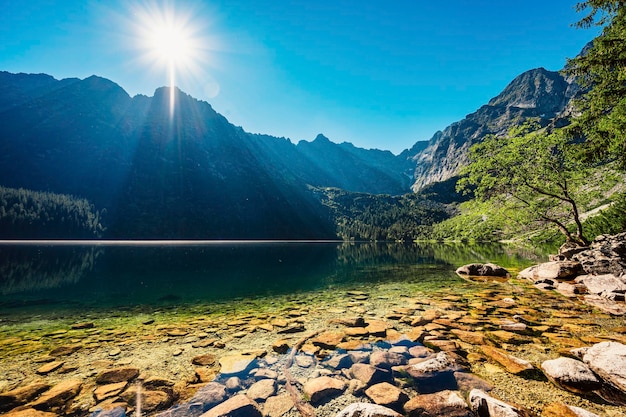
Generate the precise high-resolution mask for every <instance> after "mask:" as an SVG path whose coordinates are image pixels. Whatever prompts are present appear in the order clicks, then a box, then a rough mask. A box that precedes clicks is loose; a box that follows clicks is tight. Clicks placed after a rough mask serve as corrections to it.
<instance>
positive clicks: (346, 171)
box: [0, 72, 408, 238]
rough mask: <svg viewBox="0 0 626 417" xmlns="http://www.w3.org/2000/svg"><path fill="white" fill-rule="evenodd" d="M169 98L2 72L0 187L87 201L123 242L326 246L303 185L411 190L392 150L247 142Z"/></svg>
mask: <svg viewBox="0 0 626 417" xmlns="http://www.w3.org/2000/svg"><path fill="white" fill-rule="evenodd" d="M170 91H171V90H170V89H169V88H160V89H157V90H156V92H155V94H154V96H153V97H146V96H141V95H139V96H136V97H132V98H131V97H130V96H129V95H128V94H127V93H126V92H125V91H124V90H123V89H122V88H121V87H120V86H118V85H117V84H115V83H113V82H111V81H109V80H106V79H104V78H100V77H96V76H92V77H89V78H86V79H84V80H78V79H67V80H60V81H59V80H55V79H54V78H52V77H49V76H46V75H26V74H9V73H5V72H3V73H0V97H5V98H6V97H9V98H10V99H6V100H4V99H0V122H1V123H0V185H3V186H8V187H14V188H26V189H30V190H36V191H48V192H55V193H62V194H68V195H74V196H77V197H79V198H87V199H88V200H89V201H90V202H92V203H93V204H95V206H96V208H97V209H98V210H101V209H106V211H107V214H106V218H107V219H108V221H109V224H108V225H107V226H108V227H107V232H106V233H107V235H106V237H120V238H123V237H162V238H177V237H194V238H334V237H336V230H335V225H334V223H333V219H332V216H331V215H330V213H329V211H328V209H327V207H325V206H324V205H322V204H321V202H320V201H319V199H318V198H317V197H316V196H315V195H314V194H313V193H312V192H311V191H310V190H309V188H308V187H307V186H308V185H314V186H333V187H343V188H345V189H347V190H355V191H361V192H372V193H391V194H394V193H402V192H404V191H405V190H407V189H408V182H407V179H406V175H405V174H404V173H403V171H402V170H403V169H404V170H406V164H405V166H404V167H402V166H401V164H396V162H398V161H399V159H397V157H396V156H394V155H393V154H391V153H390V152H383V151H378V150H369V151H368V150H364V149H358V148H355V147H353V146H352V145H348V144H341V145H337V144H334V143H332V142H330V141H326V142H327V143H324V144H323V147H322V149H318V148H317V147H318V145H319V143H316V144H313V145H311V146H310V147H309V148H307V143H305V142H303V143H301V144H299V145H295V144H293V143H292V142H290V141H289V140H287V139H283V138H275V137H271V136H267V135H252V134H248V133H246V132H245V131H244V130H243V129H241V128H238V127H235V126H233V125H232V124H230V123H229V122H228V121H227V120H226V119H225V118H224V117H223V116H221V115H219V114H218V113H217V112H215V111H214V110H213V108H211V106H210V105H209V104H208V103H206V102H202V101H198V100H195V99H194V98H192V97H190V96H188V95H186V94H184V93H182V92H181V91H179V90H177V89H176V90H175V91H174V94H175V102H176V107H175V112H174V114H173V115H170ZM5 93H6V94H5ZM316 142H317V141H316ZM328 161H334V162H333V163H328ZM404 161H406V160H404Z"/></svg>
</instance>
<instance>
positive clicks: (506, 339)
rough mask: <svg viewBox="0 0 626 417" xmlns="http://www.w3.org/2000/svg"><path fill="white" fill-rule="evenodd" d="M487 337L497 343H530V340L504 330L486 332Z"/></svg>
mask: <svg viewBox="0 0 626 417" xmlns="http://www.w3.org/2000/svg"><path fill="white" fill-rule="evenodd" d="M487 335H488V336H489V337H490V338H491V339H495V340H496V341H498V342H501V343H509V344H513V345H521V344H524V343H530V342H532V339H531V338H529V337H525V336H522V335H520V334H517V333H513V332H509V331H506V330H494V331H493V332H488V333H487Z"/></svg>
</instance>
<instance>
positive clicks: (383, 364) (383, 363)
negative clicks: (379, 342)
mask: <svg viewBox="0 0 626 417" xmlns="http://www.w3.org/2000/svg"><path fill="white" fill-rule="evenodd" d="M406 363H407V359H406V357H405V356H404V355H402V354H400V353H393V352H389V351H384V350H377V351H375V352H372V354H371V355H370V365H372V366H374V367H377V368H383V369H391V368H392V367H394V366H400V365H406Z"/></svg>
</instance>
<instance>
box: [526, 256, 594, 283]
mask: <svg viewBox="0 0 626 417" xmlns="http://www.w3.org/2000/svg"><path fill="white" fill-rule="evenodd" d="M581 273H583V267H582V265H581V264H580V262H576V261H552V262H545V263H542V264H539V265H535V266H531V267H530V268H526V269H524V270H523V271H521V272H520V273H519V276H520V277H522V278H526V279H529V280H531V281H533V282H535V283H538V282H544V283H545V282H546V281H542V280H553V281H555V280H558V279H564V280H567V279H573V278H575V277H576V276H578V275H580V274H581Z"/></svg>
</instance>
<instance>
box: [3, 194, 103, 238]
mask: <svg viewBox="0 0 626 417" xmlns="http://www.w3.org/2000/svg"><path fill="white" fill-rule="evenodd" d="M103 231H104V226H103V225H102V212H100V211H98V210H96V209H95V207H94V206H93V205H92V204H91V203H89V201H87V200H85V199H81V198H76V197H73V196H70V195H66V194H54V193H47V192H40V191H32V190H25V189H23V188H20V189H15V188H7V187H1V186H0V238H2V239H89V238H97V237H100V236H101V234H102V232H103Z"/></svg>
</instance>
